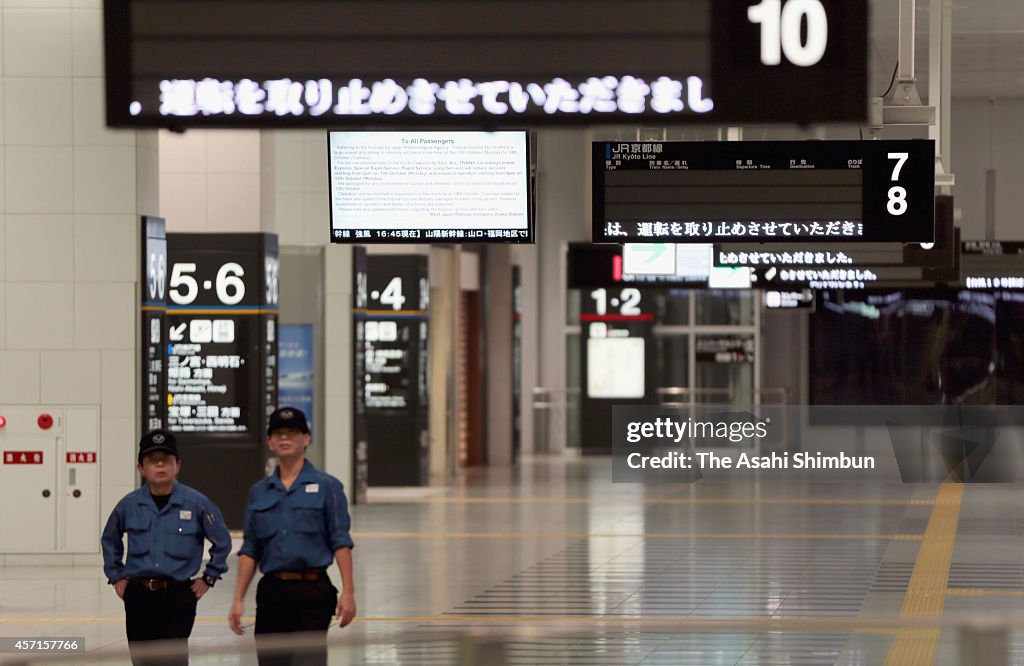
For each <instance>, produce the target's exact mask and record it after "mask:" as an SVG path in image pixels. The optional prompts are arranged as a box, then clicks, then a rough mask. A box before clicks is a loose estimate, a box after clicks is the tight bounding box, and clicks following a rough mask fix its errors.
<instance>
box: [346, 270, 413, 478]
mask: <svg viewBox="0 0 1024 666" xmlns="http://www.w3.org/2000/svg"><path fill="white" fill-rule="evenodd" d="M362 261H363V260H362V259H360V264H359V265H357V266H356V275H355V277H356V297H355V305H356V307H355V308H354V311H353V314H354V317H355V335H354V339H355V348H356V351H355V363H356V370H355V372H354V374H355V375H356V376H357V377H358V379H357V381H356V382H355V390H356V398H355V399H356V405H355V417H356V434H357V450H356V456H357V457H356V465H357V467H356V477H357V486H358V485H359V484H360V479H363V480H364V481H363V482H364V483H365V485H368V486H418V485H424V484H426V483H427V481H428V476H429V467H428V465H429V458H428V451H429V445H430V442H429V438H428V436H429V432H428V424H429V417H428V411H427V410H428V406H429V404H428V395H427V372H428V369H429V367H428V356H427V349H428V334H429V322H430V283H429V280H428V264H427V261H428V258H427V257H426V256H424V255H380V254H370V255H366V256H365V266H363V265H361V264H362ZM360 437H363V439H360ZM362 442H365V446H364V447H362ZM359 447H362V448H359Z"/></svg>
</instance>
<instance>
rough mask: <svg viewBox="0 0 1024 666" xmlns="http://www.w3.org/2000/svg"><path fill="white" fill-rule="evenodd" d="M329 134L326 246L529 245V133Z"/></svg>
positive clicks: (531, 237) (531, 235)
mask: <svg viewBox="0 0 1024 666" xmlns="http://www.w3.org/2000/svg"><path fill="white" fill-rule="evenodd" d="M328 137H329V139H328V140H329V147H328V155H329V172H330V194H331V241H332V242H334V243H430V242H437V243H463V242H469V243H486V242H492V243H493V242H498V243H532V242H533V225H532V218H533V216H532V214H531V213H532V206H531V196H530V195H531V186H530V154H529V143H530V136H529V134H528V133H527V132H525V131H507V132H330V133H329V134H328Z"/></svg>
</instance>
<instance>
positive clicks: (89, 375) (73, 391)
mask: <svg viewBox="0 0 1024 666" xmlns="http://www.w3.org/2000/svg"><path fill="white" fill-rule="evenodd" d="M41 377H42V379H41V382H40V393H41V400H42V402H45V403H54V404H65V405H95V404H96V402H97V397H98V396H99V395H100V353H99V352H98V351H50V352H46V353H45V354H43V355H42V375H41Z"/></svg>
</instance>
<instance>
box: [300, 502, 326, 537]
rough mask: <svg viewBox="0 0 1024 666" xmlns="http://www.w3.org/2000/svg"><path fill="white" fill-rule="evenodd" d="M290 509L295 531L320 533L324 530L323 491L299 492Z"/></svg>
mask: <svg viewBox="0 0 1024 666" xmlns="http://www.w3.org/2000/svg"><path fill="white" fill-rule="evenodd" d="M292 509H293V515H294V518H295V525H294V528H293V529H294V530H295V531H296V532H305V533H306V534H320V533H322V532H323V531H324V498H323V493H307V492H300V494H299V495H298V496H297V497H296V498H295V499H294V501H293V503H292Z"/></svg>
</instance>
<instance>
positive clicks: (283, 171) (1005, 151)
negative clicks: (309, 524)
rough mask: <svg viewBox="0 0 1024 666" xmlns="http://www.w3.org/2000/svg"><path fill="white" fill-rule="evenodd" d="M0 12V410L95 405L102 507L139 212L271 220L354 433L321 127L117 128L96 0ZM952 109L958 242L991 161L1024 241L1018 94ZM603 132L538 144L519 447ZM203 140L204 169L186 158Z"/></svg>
mask: <svg viewBox="0 0 1024 666" xmlns="http://www.w3.org/2000/svg"><path fill="white" fill-rule="evenodd" d="M0 23H2V25H0V28H2V31H0V34H2V36H3V37H2V76H0V98H2V99H0V102H2V103H0V406H3V405H43V404H61V405H98V406H99V407H100V412H101V419H100V428H101V434H100V441H101V452H100V456H99V460H100V463H99V464H100V472H101V478H102V486H101V490H100V492H101V507H100V511H101V515H106V514H107V513H108V512H109V511H110V509H111V508H112V506H113V505H114V503H115V502H116V501H117V499H118V498H120V497H121V496H122V495H123V494H125V493H126V492H128V491H129V490H131V489H132V488H134V487H135V485H136V483H137V477H136V474H135V469H134V452H135V446H136V441H137V434H138V413H137V412H138V408H137V399H136V396H137V391H136V387H137V375H138V371H139V368H138V361H137V352H136V335H137V333H136V323H137V309H138V302H139V300H138V284H139V267H138V257H137V253H138V244H139V221H138V216H139V215H141V214H150V215H153V214H155V215H162V216H164V217H166V218H167V221H168V229H169V230H170V231H184V230H190V231H196V230H206V231H269V232H275V233H277V234H279V237H280V243H281V245H282V246H302V247H319V248H320V251H321V253H322V257H323V266H324V270H323V284H322V285H321V286H322V289H323V293H324V310H325V331H324V339H325V354H324V363H323V367H324V376H325V386H324V396H325V400H326V402H327V403H328V404H330V405H331V409H330V410H325V428H324V433H325V437H328V438H335V437H336V438H337V439H338V441H346V442H347V440H348V439H349V437H348V433H350V432H351V409H350V404H351V402H350V395H349V393H350V391H349V384H348V377H349V376H350V374H351V354H350V350H351V344H352V342H351V317H350V316H349V309H348V308H349V307H350V306H349V303H350V297H351V279H350V275H351V251H350V249H349V248H346V247H342V246H332V245H330V244H328V243H326V242H325V240H326V238H327V233H326V231H327V219H328V204H327V177H326V168H327V160H326V140H325V137H324V133H323V132H283V131H282V132H276V131H275V132H259V133H256V132H252V133H235V132H230V133H226V132H200V131H190V132H188V133H186V134H185V135H173V136H170V135H167V136H165V134H164V133H161V135H160V136H159V137H158V135H157V133H156V132H154V131H123V130H122V131H114V130H109V129H107V128H106V127H105V123H104V79H103V25H102V2H101V0H52V1H47V2H39V1H37V0H3V2H2V4H0ZM874 87H875V86H873V88H874ZM951 115H952V124H953V129H952V137H953V150H952V156H951V162H950V166H951V171H952V172H953V173H955V174H956V178H957V186H956V187H955V188H954V194H955V195H956V197H957V208H958V209H960V210H961V215H960V217H959V219H958V224H960V225H961V227H962V228H963V232H964V233H963V235H964V238H965V239H980V238H984V237H985V235H986V228H985V217H986V211H987V210H988V209H987V208H986V206H987V205H988V204H987V198H988V193H987V191H986V178H987V176H986V172H987V171H988V170H992V171H993V172H994V174H995V183H996V188H995V191H994V208H992V210H993V214H994V217H995V237H996V238H1001V239H1010V240H1013V239H1021V238H1024V229H1022V226H1021V222H1020V220H1019V218H1018V212H1019V211H1020V210H1022V209H1024V188H1021V187H1019V185H1018V182H1019V179H1020V177H1021V176H1020V174H1022V173H1024V130H1022V129H1021V128H1022V127H1024V100H1012V99H1011V100H1005V99H997V100H987V99H986V100H975V99H956V100H954V104H953V110H952V114H951ZM631 131H633V132H635V130H631ZM786 131H790V132H793V133H796V134H799V133H800V132H797V131H796V130H786ZM854 131H855V130H851V129H850V128H846V129H845V130H843V129H840V130H837V132H834V133H832V134H829V136H834V135H835V134H836V133H839V134H843V138H856V135H855V134H854V133H853V132H854ZM673 132H674V130H673ZM701 132H703V133H704V134H706V133H707V132H705V131H704V130H702V131H701ZM701 132H696V131H693V132H690V133H689V135H688V137H690V138H693V137H698V136H703V135H704V134H702V133H701ZM772 132H774V130H772ZM682 134H683V135H686V131H685V130H683V131H682ZM767 135H768V131H767V130H765V131H764V132H763V133H762V132H761V130H756V131H748V135H747V138H751V139H755V138H764V137H765V136H767ZM804 135H805V136H807V138H815V137H817V138H824V136H822V135H820V134H816V133H814V132H813V131H811V130H808V131H807V132H804ZM607 136H608V132H602V134H601V135H595V134H594V133H593V132H590V131H586V130H575V129H559V130H543V131H542V132H541V133H540V136H539V138H538V146H539V150H538V159H539V167H538V197H539V201H538V210H539V215H538V221H537V241H538V244H537V245H536V246H532V247H516V248H512V249H511V261H512V262H515V263H518V264H520V265H521V266H523V287H524V306H525V310H526V311H525V314H524V322H525V323H526V326H525V332H526V335H525V340H524V373H523V387H522V388H523V397H524V410H523V415H524V423H523V433H524V441H528V439H529V436H530V433H531V432H532V427H531V424H530V422H529V418H530V410H529V399H530V395H531V390H532V388H533V387H534V386H546V387H549V388H553V389H556V390H557V389H564V387H565V366H566V363H565V361H566V359H565V345H564V326H565V289H564V284H565V283H564V279H565V278H564V275H565V271H564V258H563V257H564V255H563V243H564V242H566V241H570V240H586V239H587V238H588V237H589V223H588V220H589V178H590V174H589V142H590V141H591V140H592V139H597V138H606V137H607ZM626 138H635V134H633V135H629V136H627V137H626ZM669 138H679V137H677V136H675V134H673V135H672V136H670V137H669ZM683 138H687V136H683ZM197 143H202V144H204V151H205V153H204V155H205V157H204V160H203V162H202V164H201V165H200V163H199V162H197V161H189V160H187V159H186V160H185V161H181V159H182V158H184V157H185V156H187V155H188V152H187V151H188V150H193V149H197V148H196V146H195V145H193V144H197ZM186 144H189V145H186ZM431 252H434V251H433V250H431ZM780 334H781V335H792V334H793V332H792V331H790V332H789V333H787V332H785V331H783V332H781V333H780ZM800 339H801V340H802V339H806V338H805V337H802V338H800ZM789 353H791V354H796V355H799V356H800V357H801V358H793V359H788V360H787V359H785V358H783V357H780V358H779V359H777V363H779V364H780V365H785V364H787V363H788V365H787V366H786V367H789V368H793V367H802V366H801V365H800V364H801V363H803V364H805V363H806V358H804V356H805V354H804V353H803V350H802V347H801V346H799V345H792V346H791V347H790V352H789ZM806 374H807V373H806V369H805V368H804V369H803V370H801V372H800V377H798V379H799V381H806ZM768 381H770V379H766V383H767V382H768ZM804 390H805V389H804ZM524 449H525V450H527V451H528V450H529V449H530V446H529V444H528V443H525V444H524ZM325 453H326V462H325V464H326V467H327V469H328V470H331V471H333V472H334V473H336V474H338V475H339V476H341V477H342V478H344V479H348V478H350V458H351V456H350V452H349V451H348V450H346V449H345V448H343V446H342V447H338V448H334V447H332V448H329V449H327V451H326V452H325ZM442 466H443V463H442V464H437V465H434V466H433V467H432V468H433V469H435V470H437V469H438V468H439V467H442Z"/></svg>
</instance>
